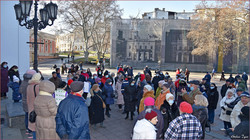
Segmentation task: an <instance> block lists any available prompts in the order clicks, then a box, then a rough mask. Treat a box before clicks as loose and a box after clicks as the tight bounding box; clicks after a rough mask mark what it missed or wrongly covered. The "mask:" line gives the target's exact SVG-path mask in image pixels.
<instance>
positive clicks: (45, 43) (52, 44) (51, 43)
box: [30, 30, 57, 62]
mask: <svg viewBox="0 0 250 140" xmlns="http://www.w3.org/2000/svg"><path fill="white" fill-rule="evenodd" d="M32 42H34V32H33V30H30V56H32V57H31V58H30V61H31V62H33V55H34V44H33V43H32ZM37 42H38V48H37V54H38V59H39V58H52V57H56V56H57V55H56V53H57V48H56V36H55V35H53V34H49V33H45V32H42V31H38V35H37Z"/></svg>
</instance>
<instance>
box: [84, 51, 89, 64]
mask: <svg viewBox="0 0 250 140" xmlns="http://www.w3.org/2000/svg"><path fill="white" fill-rule="evenodd" d="M84 58H85V64H86V63H88V62H89V52H88V51H84Z"/></svg>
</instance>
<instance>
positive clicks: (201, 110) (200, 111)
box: [192, 104, 208, 139]
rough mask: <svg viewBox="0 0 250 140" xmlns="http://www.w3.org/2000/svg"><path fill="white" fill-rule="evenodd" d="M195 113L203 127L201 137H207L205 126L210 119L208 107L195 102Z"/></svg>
mask: <svg viewBox="0 0 250 140" xmlns="http://www.w3.org/2000/svg"><path fill="white" fill-rule="evenodd" d="M192 108H193V115H194V116H195V117H196V118H197V119H198V120H199V121H200V123H201V127H202V133H203V135H202V137H201V139H204V138H205V126H206V123H207V119H208V113H207V108H206V107H205V106H197V105H195V104H193V106H192Z"/></svg>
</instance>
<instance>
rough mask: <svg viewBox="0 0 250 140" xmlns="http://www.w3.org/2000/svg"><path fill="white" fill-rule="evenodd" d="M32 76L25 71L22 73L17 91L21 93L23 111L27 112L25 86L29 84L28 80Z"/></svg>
mask: <svg viewBox="0 0 250 140" xmlns="http://www.w3.org/2000/svg"><path fill="white" fill-rule="evenodd" d="M31 78H32V75H31V74H27V73H25V74H24V75H23V81H22V84H21V85H20V87H19V92H20V93H21V94H22V104H23V111H24V112H28V105H27V87H28V85H29V83H28V82H29V80H30V79H31Z"/></svg>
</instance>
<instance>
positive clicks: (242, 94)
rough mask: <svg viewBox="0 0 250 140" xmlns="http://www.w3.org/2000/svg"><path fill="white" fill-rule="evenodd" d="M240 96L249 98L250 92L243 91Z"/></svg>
mask: <svg viewBox="0 0 250 140" xmlns="http://www.w3.org/2000/svg"><path fill="white" fill-rule="evenodd" d="M240 97H248V98H249V93H247V92H243V93H241V95H240Z"/></svg>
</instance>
